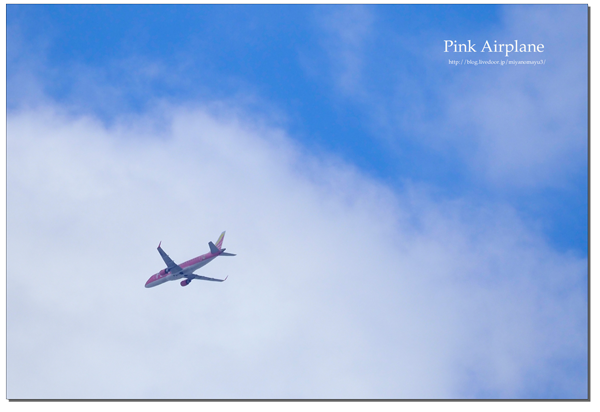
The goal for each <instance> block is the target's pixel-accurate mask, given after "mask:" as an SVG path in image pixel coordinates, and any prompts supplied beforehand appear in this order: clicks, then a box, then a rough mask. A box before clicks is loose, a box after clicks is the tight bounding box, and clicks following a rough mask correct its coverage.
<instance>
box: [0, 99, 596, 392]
mask: <svg viewBox="0 0 600 412" xmlns="http://www.w3.org/2000/svg"><path fill="white" fill-rule="evenodd" d="M7 130H8V132H7V133H8V141H7V161H8V169H7V194H8V200H7V202H8V204H7V214H8V217H7V231H8V253H7V256H8V279H7V287H8V306H7V309H8V314H7V345H8V347H7V350H8V356H7V368H8V397H9V398H11V399H16V398H229V399H232V398H329V399H330V398H471V397H492V398H520V397H528V398H529V397H531V398H536V397H556V398H583V397H586V396H587V369H586V365H587V346H586V345H587V334H586V333H587V331H586V329H587V316H586V314H587V300H586V299H587V290H586V274H587V260H585V259H581V258H580V257H577V256H573V255H570V254H565V253H558V252H556V251H554V250H553V249H551V248H550V247H548V246H547V245H546V244H545V242H544V240H543V238H541V237H540V236H539V235H538V234H537V233H536V232H535V231H534V230H533V229H531V228H530V227H528V226H526V225H524V224H523V222H522V221H521V220H520V219H519V218H518V217H517V215H516V214H515V213H514V211H513V210H512V209H511V208H510V207H508V206H495V205H490V204H478V205H474V204H473V203H472V202H469V201H467V200H455V201H444V202H440V201H434V200H433V199H432V197H431V196H430V195H429V194H428V192H427V190H426V189H424V188H422V187H420V186H419V185H417V184H414V185H412V186H410V187H408V188H406V189H405V190H403V191H402V192H398V191H393V190H391V189H390V188H388V187H386V186H385V185H383V184H381V183H379V182H377V181H374V180H372V179H370V178H368V177H365V176H364V175H363V174H361V172H360V171H359V170H357V169H355V168H353V167H352V166H351V165H349V164H346V163H344V162H342V161H341V160H339V159H336V158H335V157H333V156H329V155H321V156H319V157H316V156H314V155H312V154H310V153H307V152H306V151H305V150H303V148H302V147H300V146H298V145H297V144H296V143H294V141H293V140H292V139H291V138H290V136H288V135H287V133H286V132H285V130H282V129H278V128H275V127H273V126H270V125H269V124H268V122H261V121H260V120H257V119H251V118H249V117H248V116H244V114H243V112H240V111H239V110H235V108H231V107H228V106H227V105H222V104H221V105H220V104H216V103H215V104H214V105H204V106H170V105H159V106H157V107H156V108H155V109H154V110H153V111H151V112H149V113H145V114H142V115H130V116H126V117H123V118H121V119H119V120H118V121H115V122H114V123H113V124H111V125H110V126H106V125H105V124H103V123H101V122H100V121H99V120H98V119H96V118H94V117H93V116H83V115H73V114H68V112H67V111H65V110H64V109H63V108H62V107H61V106H59V105H56V104H40V105H38V106H37V107H36V108H33V109H27V108H22V109H19V110H15V111H12V112H10V113H9V115H8V125H7ZM222 230H227V235H226V237H225V242H224V245H225V247H227V249H228V251H230V252H233V253H237V254H238V256H237V257H235V258H228V259H224V258H223V259H219V260H217V261H215V262H213V263H211V264H210V265H209V266H206V267H205V268H204V269H202V271H203V274H205V275H207V276H211V277H221V278H224V277H225V276H227V275H229V279H228V280H227V282H225V283H222V284H212V283H210V282H194V283H192V284H191V285H190V286H188V287H187V288H185V289H184V288H181V287H180V286H179V285H178V284H177V283H175V282H171V283H169V284H166V285H163V286H161V287H159V288H154V289H145V288H144V282H145V281H146V279H147V278H148V277H149V276H150V275H152V274H153V273H156V272H157V271H158V270H160V269H161V268H162V267H163V262H162V261H161V259H160V257H159V255H158V253H157V252H156V251H155V250H154V248H155V247H156V246H157V244H158V242H159V241H162V246H163V248H164V249H165V250H166V251H167V253H169V254H170V256H171V257H172V258H173V259H174V260H175V261H182V260H186V259H189V258H191V257H193V256H196V255H198V254H201V253H205V252H206V250H208V249H207V245H206V244H207V242H208V241H209V240H213V241H214V240H215V239H216V237H217V236H218V234H219V233H220V232H221V231H222ZM36 263H37V266H33V265H34V264H36Z"/></svg>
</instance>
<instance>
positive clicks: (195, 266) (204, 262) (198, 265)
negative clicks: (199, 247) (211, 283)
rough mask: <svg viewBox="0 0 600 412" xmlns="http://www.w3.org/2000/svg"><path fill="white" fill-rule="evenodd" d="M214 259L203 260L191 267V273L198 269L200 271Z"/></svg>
mask: <svg viewBox="0 0 600 412" xmlns="http://www.w3.org/2000/svg"><path fill="white" fill-rule="evenodd" d="M213 259H214V257H212V258H210V259H206V260H203V261H201V262H198V263H196V264H194V265H192V266H190V267H189V273H192V272H194V271H196V270H198V269H200V268H201V267H202V266H204V265H206V264H207V263H209V262H211V261H212V260H213Z"/></svg>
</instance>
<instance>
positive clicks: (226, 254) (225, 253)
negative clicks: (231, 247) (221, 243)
mask: <svg viewBox="0 0 600 412" xmlns="http://www.w3.org/2000/svg"><path fill="white" fill-rule="evenodd" d="M219 256H235V253H227V252H223V253H221V254H220V255H219Z"/></svg>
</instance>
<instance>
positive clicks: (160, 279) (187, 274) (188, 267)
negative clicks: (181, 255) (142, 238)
mask: <svg viewBox="0 0 600 412" xmlns="http://www.w3.org/2000/svg"><path fill="white" fill-rule="evenodd" d="M224 237H225V232H223V233H221V236H219V240H217V244H216V245H215V244H214V243H213V242H208V246H209V247H210V252H209V253H206V254H204V255H202V256H198V257H195V258H193V259H190V260H188V261H187V262H184V263H182V264H181V265H178V264H176V263H175V262H173V260H172V259H171V258H170V257H169V255H167V254H166V253H165V252H164V250H162V248H161V247H160V243H159V244H158V253H160V256H161V257H162V258H163V260H164V261H165V264H166V265H167V268H166V269H163V270H161V271H160V272H158V273H157V274H155V275H152V276H151V277H150V279H148V281H147V282H146V287H147V288H152V287H154V286H158V285H160V284H162V283H165V282H166V281H169V280H178V279H181V278H184V279H183V280H182V281H181V283H180V284H181V286H187V285H189V284H190V282H191V281H192V280H194V279H200V280H211V281H213V282H223V281H225V280H227V277H226V278H225V279H213V278H207V277H205V276H198V275H194V272H195V271H196V270H198V269H200V268H201V267H202V266H204V265H206V264H207V263H208V262H211V261H212V260H213V259H214V258H216V257H217V256H235V255H234V254H233V253H226V252H225V248H223V249H221V246H223V238H224ZM161 243H162V242H161Z"/></svg>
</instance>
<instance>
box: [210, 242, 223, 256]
mask: <svg viewBox="0 0 600 412" xmlns="http://www.w3.org/2000/svg"><path fill="white" fill-rule="evenodd" d="M208 247H209V248H210V253H214V254H217V253H219V252H220V251H221V250H220V249H219V248H218V247H216V246H215V244H214V243H213V242H208Z"/></svg>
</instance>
